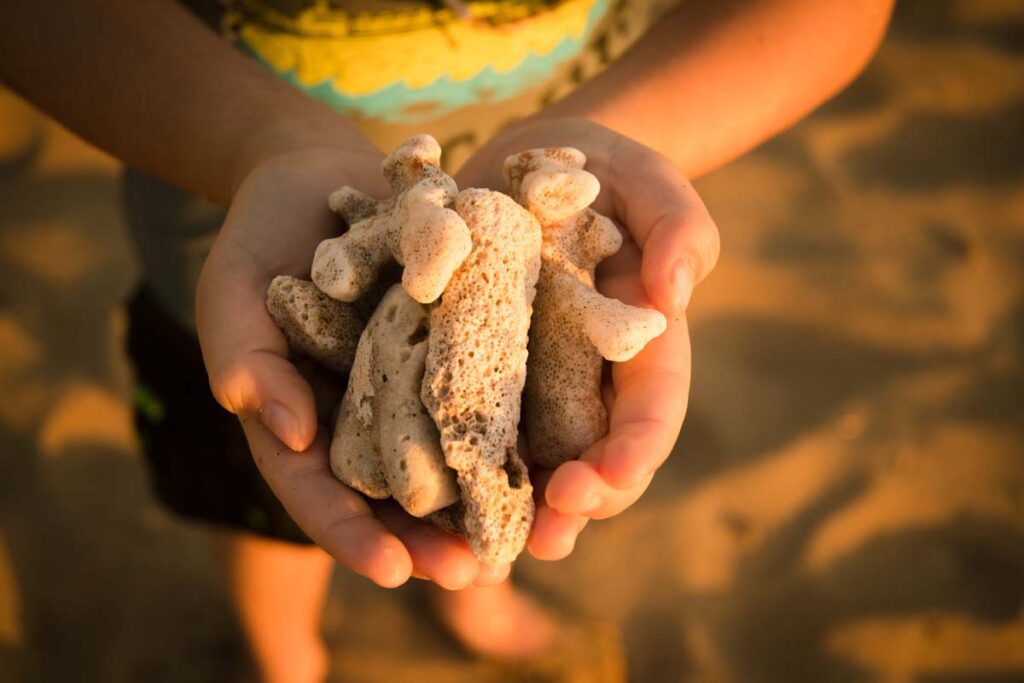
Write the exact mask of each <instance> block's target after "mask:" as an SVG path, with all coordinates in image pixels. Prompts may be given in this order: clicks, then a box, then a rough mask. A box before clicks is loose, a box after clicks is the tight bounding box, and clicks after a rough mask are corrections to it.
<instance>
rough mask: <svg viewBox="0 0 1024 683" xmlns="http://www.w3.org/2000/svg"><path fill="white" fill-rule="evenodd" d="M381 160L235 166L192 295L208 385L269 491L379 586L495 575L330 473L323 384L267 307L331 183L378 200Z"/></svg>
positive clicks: (304, 273) (358, 155) (321, 234)
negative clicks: (226, 206)
mask: <svg viewBox="0 0 1024 683" xmlns="http://www.w3.org/2000/svg"><path fill="white" fill-rule="evenodd" d="M382 159H383V155H382V154H380V153H379V152H377V151H376V150H371V149H364V150H362V151H359V152H353V151H352V150H348V149H338V148H333V147H324V148H304V149H301V150H297V151H291V152H287V153H281V154H275V155H273V156H271V157H270V158H268V159H266V160H264V161H262V162H260V163H259V164H257V165H256V166H255V168H254V169H253V170H252V171H250V172H248V173H247V174H245V176H244V179H242V180H241V182H240V183H239V185H238V188H237V190H236V191H235V193H234V199H233V200H232V203H231V207H230V210H229V212H228V215H227V219H226V220H225V223H224V226H223V228H222V229H221V231H220V234H219V235H218V237H217V240H216V242H215V244H214V246H213V248H212V250H211V252H210V255H209V258H208V259H207V261H206V264H205V265H204V267H203V272H202V274H201V277H200V281H199V286H198V291H197V300H196V326H197V328H198V333H199V338H200V343H201V345H202V349H203V358H204V361H205V363H206V369H207V371H208V373H209V375H210V385H211V387H212V389H213V393H214V395H215V396H216V398H217V400H218V401H219V402H220V404H221V405H223V406H224V407H225V408H227V409H228V410H230V411H231V412H233V413H235V414H236V415H238V416H239V419H240V420H241V422H242V426H243V428H244V430H245V435H246V438H247V440H248V442H249V447H250V450H251V451H252V455H253V458H254V460H255V463H256V466H257V467H258V468H259V470H260V472H261V474H262V475H263V477H264V479H266V481H267V483H268V484H269V485H270V488H271V489H272V490H273V492H274V494H275V495H276V496H277V497H278V499H280V501H281V503H282V504H283V505H284V507H285V509H286V510H287V511H288V513H289V514H290V515H291V517H292V518H293V519H294V520H295V522H296V523H297V524H298V525H299V527H300V528H301V529H302V530H303V531H304V532H305V533H306V534H307V535H308V536H309V537H310V539H312V540H313V541H314V542H315V543H317V544H318V545H319V546H321V547H322V548H323V549H324V550H326V551H327V552H328V553H330V554H331V555H332V556H333V557H334V558H335V559H336V560H337V561H338V562H340V563H341V564H343V565H345V566H347V567H348V568H350V569H352V570H353V571H355V572H357V573H359V574H362V575H364V576H366V577H367V578H369V579H371V580H373V581H374V582H376V583H378V584H380V585H382V586H397V585H400V584H402V583H404V582H405V581H406V580H407V579H408V578H409V577H410V576H418V577H421V578H425V579H429V580H432V581H434V582H435V583H437V584H439V585H441V586H443V587H446V588H461V587H464V586H467V585H470V584H473V583H476V584H478V585H483V584H488V583H495V582H498V581H500V580H502V579H503V578H504V577H505V575H506V574H507V573H508V566H502V567H490V566H484V565H481V564H479V563H478V562H477V560H476V559H475V558H474V557H473V555H472V554H471V553H470V551H469V548H468V546H467V545H466V543H465V541H463V540H462V539H460V538H456V537H455V536H452V535H450V534H448V533H445V532H443V531H441V530H440V529H437V528H435V527H433V526H431V525H429V524H427V523H425V522H422V521H420V520H417V519H414V518H413V517H410V516H409V515H407V514H406V513H405V512H404V511H403V510H401V508H400V507H398V506H397V505H396V504H394V503H393V502H391V501H387V502H373V503H372V504H371V503H368V502H367V501H366V500H365V499H364V498H363V497H362V496H361V495H360V494H358V493H356V492H355V491H353V490H351V489H349V488H348V487H346V486H345V485H344V484H342V483H341V482H339V481H338V480H337V479H336V478H335V477H334V475H333V474H332V472H331V469H330V464H329V456H328V446H329V441H330V435H331V432H332V429H331V426H330V425H328V424H326V423H322V422H320V421H319V420H318V417H317V415H318V411H317V403H318V402H320V403H324V402H325V401H324V399H325V398H327V393H331V392H325V391H323V390H324V389H329V388H330V385H331V382H327V383H326V384H325V383H323V382H317V381H316V380H317V378H315V377H311V376H310V375H309V374H308V373H306V374H305V375H304V374H303V373H300V371H299V369H298V368H297V367H296V365H295V364H293V362H292V361H291V360H290V359H289V353H288V344H287V342H286V340H285V337H284V335H283V334H282V333H281V331H280V330H278V328H277V327H276V326H275V325H274V323H273V321H272V320H271V318H270V315H269V314H268V312H267V309H266V304H265V301H266V292H267V287H268V285H269V284H270V281H271V280H272V279H273V278H274V276H276V275H282V274H287V275H293V276H296V277H301V278H307V277H308V276H309V268H310V263H311V261H312V257H313V253H314V251H315V250H316V247H317V245H318V244H319V243H320V241H321V240H324V239H326V238H328V237H334V236H336V235H337V233H338V217H337V216H336V215H335V214H333V213H332V212H331V211H330V210H329V209H328V206H327V196H328V195H329V194H330V193H331V192H332V191H333V190H335V189H337V188H338V187H341V186H342V185H351V186H353V187H358V188H360V189H362V190H364V191H365V192H367V193H370V194H376V195H377V196H380V197H383V196H386V194H387V193H388V189H387V186H386V183H385V181H384V179H383V178H382V177H381V173H380V163H381V160H382ZM324 372H325V373H326V371H324ZM320 379H323V378H320ZM311 382H312V383H313V384H314V385H316V386H317V392H316V394H317V396H316V399H314V391H313V389H312V388H311ZM334 384H335V387H334V389H335V391H334V392H333V393H334V394H335V395H334V398H335V399H340V397H341V391H342V390H343V388H344V387H343V386H337V385H338V384H340V380H338V379H337V378H335V379H334ZM328 401H329V399H328ZM326 412H327V411H324V410H321V411H320V414H321V416H324V417H326V415H325V413H326Z"/></svg>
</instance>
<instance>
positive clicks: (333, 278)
mask: <svg viewBox="0 0 1024 683" xmlns="http://www.w3.org/2000/svg"><path fill="white" fill-rule="evenodd" d="M440 161H441V147H440V146H439V145H438V144H437V141H436V140H434V138H432V137H430V136H429V135H417V136H415V137H412V138H409V139H408V140H406V141H405V142H404V143H402V144H401V145H400V146H399V147H398V148H397V149H396V150H395V151H394V152H392V153H391V154H390V155H389V156H388V157H387V158H386V159H385V160H384V164H383V166H382V170H383V173H384V176H385V177H386V178H387V179H388V182H389V183H390V184H391V187H392V189H393V190H394V192H395V194H394V196H392V197H391V198H390V199H385V200H382V201H377V200H375V199H373V198H372V197H369V196H367V195H365V194H363V193H361V192H359V191H358V190H355V189H353V188H351V187H343V188H341V189H340V190H338V191H336V192H334V193H333V194H332V195H331V196H330V198H329V200H328V203H329V204H330V207H331V209H333V210H334V211H337V212H338V213H340V214H341V215H342V217H343V218H344V219H345V221H346V222H347V223H348V224H349V226H350V228H349V230H348V232H346V233H344V234H343V235H341V236H340V237H335V238H333V239H329V240H324V241H323V242H321V243H320V246H319V247H317V250H316V254H315V256H314V258H313V268H312V273H313V281H314V282H315V283H316V284H317V286H318V287H319V288H320V289H321V290H322V291H323V292H325V293H327V294H329V295H330V296H332V297H334V298H335V299H338V300H340V301H355V300H356V299H358V298H359V297H360V296H362V295H363V294H364V293H365V292H366V290H367V289H368V288H369V287H370V285H371V284H373V282H374V281H375V280H376V278H377V275H378V273H379V272H380V269H381V268H382V267H383V266H384V265H385V264H386V263H387V262H388V261H390V260H391V258H392V257H393V258H394V259H395V260H397V261H398V262H399V263H400V264H402V265H404V266H405V270H404V272H403V274H402V284H403V286H404V287H405V291H406V292H408V293H409V296H411V297H412V298H413V299H415V300H416V301H419V302H420V303H430V302H432V301H434V300H436V299H437V298H438V297H439V296H441V292H443V291H444V288H445V286H446V285H447V284H448V280H449V279H450V278H451V275H452V273H453V272H454V271H455V269H456V268H458V267H459V264H460V263H462V261H463V259H465V258H466V255H467V254H469V250H470V248H471V247H472V241H471V239H470V236H469V230H468V229H467V228H466V224H465V223H464V222H463V221H462V219H461V218H459V216H458V214H456V213H455V212H454V211H452V210H451V209H449V208H447V207H448V206H449V205H450V204H451V203H452V202H453V201H454V200H455V195H456V194H457V193H458V188H457V187H456V185H455V181H454V180H452V179H451V177H449V176H448V175H447V174H446V173H445V172H444V171H442V170H441V167H440Z"/></svg>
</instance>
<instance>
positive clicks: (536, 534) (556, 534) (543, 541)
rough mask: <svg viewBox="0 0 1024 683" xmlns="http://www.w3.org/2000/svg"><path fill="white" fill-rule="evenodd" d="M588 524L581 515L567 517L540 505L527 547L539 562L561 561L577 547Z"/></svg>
mask: <svg viewBox="0 0 1024 683" xmlns="http://www.w3.org/2000/svg"><path fill="white" fill-rule="evenodd" d="M586 522H587V520H586V518H584V517H582V516H580V515H566V514H563V513H561V512H559V511H557V510H555V509H553V508H551V507H550V506H548V505H545V504H541V505H538V506H537V514H536V517H535V518H534V522H533V529H532V530H531V531H530V537H529V539H528V540H527V542H526V547H527V549H529V551H530V554H531V555H533V556H534V557H535V558H537V559H538V560H548V561H554V560H561V559H563V558H565V557H568V556H569V555H570V554H571V553H572V551H573V548H575V547H576V537H577V536H578V535H579V533H580V531H582V530H583V527H584V526H586Z"/></svg>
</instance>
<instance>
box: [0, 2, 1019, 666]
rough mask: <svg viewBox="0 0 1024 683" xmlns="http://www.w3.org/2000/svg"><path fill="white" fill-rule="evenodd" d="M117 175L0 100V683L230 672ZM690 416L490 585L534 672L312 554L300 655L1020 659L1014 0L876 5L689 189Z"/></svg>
mask: <svg viewBox="0 0 1024 683" xmlns="http://www.w3.org/2000/svg"><path fill="white" fill-rule="evenodd" d="M117 173H118V168H117V165H116V164H115V163H114V162H113V161H111V160H110V159H109V158H107V157H104V156H103V155H101V154H99V153H98V152H96V151H94V150H92V149H91V148H89V147H87V146H85V145H84V144H82V143H80V142H78V141H77V140H75V139H74V138H73V137H72V136H71V135H70V134H68V133H67V132H65V131H63V130H61V129H60V128H58V127H56V126H55V125H53V124H52V123H50V122H48V121H47V120H46V119H44V118H42V117H41V116H39V115H38V114H36V113H34V112H33V111H32V110H31V109H29V108H28V107H27V106H25V105H24V104H22V103H21V102H20V101H19V100H17V99H16V98H15V97H14V96H12V95H10V94H8V93H3V94H0V453H2V456H0V681H65V680H76V681H104V682H117V681H204V682H205V681H231V680H240V679H244V676H245V675H246V674H245V671H246V668H245V651H244V647H243V645H242V643H241V640H240V637H239V635H238V632H237V626H236V624H235V623H234V622H233V620H232V618H231V616H230V612H229V606H228V603H227V599H226V596H225V591H224V588H223V586H222V585H221V583H220V581H219V579H218V576H217V572H216V567H215V564H214V562H213V559H212V557H211V555H210V553H209V550H210V541H209V539H208V537H207V536H206V534H204V533H203V531H202V530H200V529H197V528H195V527H193V526H190V525H187V524H184V523H182V522H180V521H177V520H176V519H174V518H172V517H170V516H169V515H168V514H167V513H166V512H164V511H163V510H161V508H160V507H159V506H158V505H157V504H156V503H155V501H154V498H153V496H152V495H151V493H150V492H149V489H148V485H147V481H146V475H145V472H144V470H143V467H142V463H141V461H140V458H139V455H138V448H137V444H136V440H135V436H134V435H133V431H132V428H131V405H132V385H131V377H130V372H129V369H128V366H127V364H126V361H125V358H124V354H123V352H122V345H123V330H124V327H125V320H124V311H123V309H122V302H123V301H124V300H125V298H126V297H127V295H128V294H129V292H130V291H131V289H132V287H133V286H134V283H135V282H136V280H137V278H138V272H137V270H136V268H135V266H134V265H133V260H132V254H131V248H130V246H129V244H128V242H127V239H126V236H125V230H124V227H123V219H122V217H121V213H120V207H119V203H118V200H119V198H118V180H117ZM697 185H698V188H699V190H700V191H701V192H702V194H703V196H704V198H705V200H706V202H707V204H708V206H709V207H710V209H711V212H712V215H714V216H715V217H716V219H717V221H718V225H719V227H720V229H721V233H722V242H723V249H722V259H721V262H720V264H719V266H718V269H717V270H716V272H715V273H714V274H713V276H712V277H711V278H710V279H709V280H708V281H707V283H706V284H705V285H704V286H702V287H701V288H700V290H699V291H698V292H697V293H696V295H695V296H694V301H693V305H692V308H691V326H692V333H693V358H694V369H693V390H692V397H691V401H690V413H689V416H688V418H687V422H686V425H685V427H684V429H683V433H682V436H681V438H680V440H679V443H678V445H677V446H676V449H675V452H674V454H673V456H672V457H671V459H670V460H669V461H668V462H667V463H666V465H665V466H664V467H663V468H662V470H661V471H660V473H659V474H658V476H657V477H656V478H655V480H654V483H653V485H652V486H651V488H650V490H649V492H648V493H647V495H646V496H645V497H644V498H643V499H642V500H641V501H640V503H638V504H637V505H636V506H635V507H634V508H633V509H631V510H629V511H628V512H626V513H624V514H622V515H621V516H619V517H617V518H615V519H612V520H609V521H605V522H595V523H591V524H590V526H589V527H588V528H587V529H586V531H585V532H584V533H583V535H582V536H581V538H580V541H579V543H578V545H577V549H576V552H575V553H574V554H573V555H572V556H571V557H570V558H569V559H567V560H565V561H562V562H558V563H547V564H546V563H540V562H537V561H534V560H531V559H524V560H522V561H521V562H520V563H519V564H518V567H517V570H516V577H517V579H518V580H519V581H520V582H521V583H522V585H523V586H525V587H527V588H528V589H530V590H532V591H533V592H535V593H536V594H537V595H539V596H542V598H543V599H544V601H545V602H546V603H547V604H549V605H551V606H552V607H553V608H555V609H557V610H558V611H559V612H560V613H561V614H563V615H564V616H565V618H566V619H568V620H570V621H571V622H572V623H573V624H574V625H575V627H574V628H575V631H574V632H575V633H582V634H585V635H583V636H577V637H576V639H575V641H573V643H572V644H570V645H567V646H566V648H565V650H564V651H563V655H564V656H563V657H562V660H563V661H562V671H561V672H560V673H559V672H552V671H546V670H545V671H541V670H526V669H519V670H517V669H514V668H503V667H500V666H497V665H494V664H490V663H486V662H480V661H477V660H475V659H473V658H472V657H471V656H469V655H468V654H466V653H464V652H463V651H461V650H460V649H459V648H458V647H457V646H456V645H455V644H453V643H452V641H450V640H449V639H448V637H447V636H446V635H444V633H443V632H442V631H441V630H440V629H439V627H438V626H437V624H436V622H435V621H434V620H433V618H432V617H431V614H430V611H429V610H428V609H426V607H425V605H426V602H425V598H424V594H423V591H422V589H421V588H418V587H416V586H412V587H409V588H404V589H401V590H398V591H385V590H383V589H379V588H376V587H373V586H371V585H370V584H369V583H368V582H367V581H365V580H362V579H359V578H356V577H354V576H352V575H351V574H348V573H347V572H342V571H339V572H338V580H337V581H336V582H335V586H334V590H333V592H332V594H331V599H330V603H329V605H328V608H327V611H326V614H325V618H324V628H325V632H326V634H327V637H328V639H329V641H330V643H331V645H332V650H333V664H334V680H338V681H342V680H344V681H365V682H382V683H383V682H385V681H386V682H389V683H391V682H396V681H430V682H431V683H434V682H446V681H473V682H484V683H487V682H490V681H524V680H552V681H580V682H586V681H602V680H607V681H611V680H618V679H621V678H622V676H623V675H624V674H623V672H624V671H628V677H629V680H632V681H640V682H644V683H646V682H654V683H661V682H663V681H665V682H668V681H694V682H702V681H740V682H744V683H747V682H759V681H867V680H884V681H931V682H939V681H942V682H947V683H952V682H953V681H1010V680H1024V6H1022V5H1021V4H1020V3H1013V2H949V1H946V2H928V1H926V0H916V1H912V0H908V1H907V2H904V3H901V4H900V6H899V7H898V9H897V14H896V18H895V22H894V25H893V27H892V30H891V32H890V35H889V37H888V38H887V40H886V42H885V44H884V45H883V47H882V49H881V51H880V53H879V54H878V56H877V58H876V59H875V61H874V62H873V63H872V65H871V66H870V67H869V68H868V70H867V71H866V72H865V73H864V74H863V75H862V76H861V77H860V78H859V79H858V80H857V82H856V83H855V84H854V85H853V86H852V87H851V88H850V89H849V90H848V91H847V92H846V93H844V94H843V95H841V96H840V97H839V98H837V99H836V100H834V101H832V102H831V103H829V104H828V105H826V106H825V107H824V108H823V109H822V110H820V111H819V112H817V113H816V114H814V115H813V116H812V117H810V118H809V119H807V120H805V121H804V122H802V123H801V124H800V125H798V126H797V127H796V128H794V129H793V130H791V131H790V132H788V133H786V134H784V135H782V136H780V137H779V138H777V139H775V140H773V141H771V142H769V143H767V144H765V145H764V146H762V147H761V148H759V149H758V150H756V151H755V152H753V153H752V154H749V155H748V156H746V157H744V158H743V159H741V160H739V161H737V162H735V163H733V164H730V165H729V166H727V167H726V168H723V169H721V170H719V171H717V172H715V173H713V174H711V175H709V176H707V177H705V178H701V179H700V180H699V181H698V182H697Z"/></svg>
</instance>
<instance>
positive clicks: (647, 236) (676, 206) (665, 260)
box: [611, 138, 720, 315]
mask: <svg viewBox="0 0 1024 683" xmlns="http://www.w3.org/2000/svg"><path fill="white" fill-rule="evenodd" d="M612 169H613V174H612V183H611V185H612V187H611V190H612V193H611V194H612V196H611V200H612V204H613V206H614V210H615V214H616V216H618V218H619V219H620V220H622V222H623V223H624V224H625V225H626V228H627V229H628V230H629V233H630V235H631V236H632V238H633V240H634V241H636V243H637V244H638V245H639V246H640V248H641V249H642V250H643V254H644V258H643V266H642V270H641V275H642V278H643V284H644V287H645V289H646V290H647V294H648V296H649V297H650V299H651V301H652V302H653V303H654V305H655V306H656V307H657V308H658V309H659V310H661V311H662V312H663V313H665V314H666V315H677V314H679V313H681V312H682V311H684V310H686V307H687V305H688V304H689V301H690V296H691V294H692V292H693V288H694V287H695V286H696V285H697V284H699V283H700V282H701V281H702V280H703V279H704V278H706V277H707V276H708V274H709V273H710V272H711V270H712V269H713V268H714V266H715V263H716V262H717V261H718V254H719V250H720V243H719V235H718V228H717V227H716V226H715V223H714V221H713V220H712V219H711V216H710V214H708V211H707V208H706V207H705V206H704V202H703V201H701V198H700V196H699V195H698V194H697V192H696V190H694V189H693V186H692V185H691V184H690V183H689V181H687V180H686V178H685V177H684V176H683V175H682V173H680V172H679V170H678V169H677V168H676V167H675V166H674V165H673V164H672V163H671V162H670V161H669V160H668V159H666V158H664V157H663V156H661V155H660V154H658V153H656V152H654V151H653V150H651V149H649V148H647V147H645V146H643V145H641V144H639V143H636V142H633V141H632V140H628V139H625V138H621V139H620V141H619V142H618V144H617V145H616V148H615V152H614V158H613V162H612ZM636 169H644V172H640V173H638V172H636Z"/></svg>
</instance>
